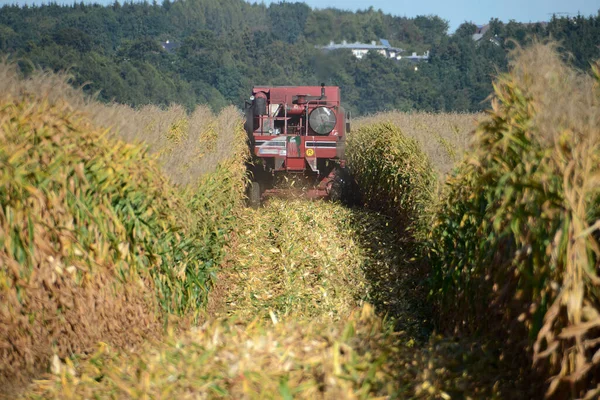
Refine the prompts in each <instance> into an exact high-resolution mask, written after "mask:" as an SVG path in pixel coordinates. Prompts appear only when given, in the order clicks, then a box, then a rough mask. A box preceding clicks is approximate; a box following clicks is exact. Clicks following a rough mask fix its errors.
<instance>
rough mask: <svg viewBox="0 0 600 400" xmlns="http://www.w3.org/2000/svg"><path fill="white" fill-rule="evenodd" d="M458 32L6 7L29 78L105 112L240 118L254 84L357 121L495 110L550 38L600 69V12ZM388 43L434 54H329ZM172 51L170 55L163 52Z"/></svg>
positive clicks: (196, 9)
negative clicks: (279, 88)
mask: <svg viewBox="0 0 600 400" xmlns="http://www.w3.org/2000/svg"><path fill="white" fill-rule="evenodd" d="M478 22H480V23H482V24H489V25H490V29H489V30H488V31H487V32H486V33H485V35H484V37H483V38H481V40H478V41H475V40H473V38H472V35H473V33H475V31H476V29H477V27H476V26H475V25H473V24H471V23H464V24H462V25H461V26H460V27H459V28H458V29H457V30H456V32H453V33H449V26H448V22H447V21H445V20H444V19H442V18H440V17H439V16H435V15H427V16H417V17H415V18H408V17H400V16H393V15H389V14H385V13H383V12H382V11H381V10H376V9H373V8H369V9H366V10H361V11H357V12H350V11H341V10H337V9H311V8H310V7H309V6H307V5H306V4H304V3H299V2H297V3H288V2H281V3H272V4H270V5H268V6H267V5H265V4H255V3H248V2H245V1H243V0H190V1H169V0H164V1H163V2H162V3H157V2H156V1H155V2H153V3H148V2H126V3H120V2H118V1H115V2H114V3H113V4H112V5H109V6H101V5H98V4H84V3H73V4H72V5H69V6H63V5H58V4H47V5H43V6H16V5H5V6H3V7H2V8H0V55H2V56H4V57H5V58H7V59H8V60H10V61H14V62H16V63H17V64H18V65H19V69H20V71H21V73H22V74H23V75H24V76H27V75H28V74H30V73H32V71H34V70H36V69H38V68H42V69H46V70H49V71H54V72H56V71H68V72H69V74H70V75H71V84H72V85H74V86H76V87H81V88H83V90H84V91H85V92H87V93H89V94H93V95H96V96H97V98H98V99H100V100H101V101H104V102H117V103H122V104H127V105H130V106H133V107H139V106H142V105H146V104H156V105H162V106H167V105H170V104H175V103H176V104H182V105H184V106H185V107H186V108H188V109H189V110H191V109H193V108H194V107H195V106H196V105H197V104H207V105H209V106H210V107H211V108H212V109H213V110H216V111H218V110H220V109H222V108H224V107H225V106H227V105H230V104H234V105H236V106H238V107H242V105H243V104H244V99H245V98H246V97H247V96H248V93H249V92H250V89H251V87H252V86H253V85H318V84H320V83H326V84H328V85H338V86H340V87H341V88H342V93H343V101H344V103H345V106H346V108H348V109H349V110H351V111H352V112H353V113H354V114H355V115H365V114H371V113H375V112H379V111H386V110H401V111H413V110H420V111H443V112H449V111H457V112H475V111H480V110H483V109H485V108H486V107H487V105H488V100H487V99H488V96H489V95H490V93H491V92H492V90H493V88H492V79H493V77H494V76H496V75H497V74H498V73H499V72H502V71H506V70H507V68H508V63H509V59H508V56H507V54H508V52H509V51H510V50H512V49H514V48H515V47H516V46H520V45H523V44H527V43H529V42H531V41H532V40H542V41H543V40H545V39H548V38H552V39H554V40H557V41H558V42H559V43H560V45H561V52H562V54H563V56H564V57H565V59H566V60H567V61H568V63H569V64H571V65H572V66H574V67H576V68H578V69H581V70H588V69H589V65H590V62H591V61H593V60H596V59H598V58H600V47H599V46H598V37H600V13H599V14H597V15H595V16H583V15H579V16H576V17H564V16H563V17H557V16H554V17H552V18H551V20H550V21H548V22H543V23H542V22H540V23H534V24H523V23H517V22H515V21H509V22H502V21H499V20H497V19H493V20H491V21H488V22H486V21H478ZM381 38H383V39H387V40H389V41H390V43H391V44H392V45H393V46H395V47H399V48H402V49H404V50H405V52H404V54H410V53H412V52H418V53H419V54H420V53H422V52H424V51H427V50H428V51H430V59H429V62H422V63H419V64H418V68H415V66H417V65H416V64H413V63H412V62H410V61H406V60H393V59H388V58H385V57H384V56H381V55H379V54H376V53H373V52H370V53H369V54H368V55H367V56H366V57H364V58H363V59H357V58H355V57H354V56H353V55H352V54H351V52H350V51H349V50H336V51H331V52H327V53H324V52H323V51H322V50H321V49H319V48H317V46H319V45H325V44H328V43H329V42H331V41H334V42H336V43H339V42H341V41H343V40H347V41H348V42H354V41H360V42H367V43H368V42H371V41H373V40H375V41H378V40H379V39H381ZM167 41H169V44H170V46H169V48H168V50H167V49H165V48H163V46H162V45H161V43H166V42H167Z"/></svg>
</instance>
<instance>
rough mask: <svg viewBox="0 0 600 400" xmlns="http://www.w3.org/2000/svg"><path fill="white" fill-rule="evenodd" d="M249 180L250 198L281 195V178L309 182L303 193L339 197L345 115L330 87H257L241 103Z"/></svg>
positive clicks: (346, 129)
mask: <svg viewBox="0 0 600 400" xmlns="http://www.w3.org/2000/svg"><path fill="white" fill-rule="evenodd" d="M245 111H246V123H245V127H246V132H247V133H248V137H249V145H250V150H251V154H252V155H253V156H254V157H253V158H254V159H253V162H252V165H251V167H250V168H251V173H252V177H253V181H252V183H251V185H250V188H249V195H248V197H249V202H250V204H251V205H252V206H255V207H256V206H258V204H260V200H261V198H262V197H264V196H271V195H276V194H280V193H281V192H282V190H283V189H282V188H281V187H278V182H280V181H281V178H282V177H283V178H284V179H285V180H287V181H289V180H290V178H293V179H298V178H299V177H302V178H303V181H304V182H309V187H308V189H306V190H305V192H306V193H305V195H307V196H308V197H311V198H318V197H330V198H336V197H338V193H336V188H335V186H336V185H335V181H336V177H338V178H337V179H340V178H339V176H341V175H342V174H343V171H342V170H343V169H344V167H345V165H344V152H345V136H346V133H347V132H349V130H350V115H349V114H346V113H345V111H344V108H343V107H342V105H341V103H340V89H339V88H338V87H335V86H325V85H321V86H320V87H319V86H280V87H265V86H259V87H255V88H254V89H253V90H252V95H251V96H250V101H247V102H246V110H245Z"/></svg>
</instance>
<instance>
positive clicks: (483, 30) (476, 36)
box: [473, 24, 490, 42]
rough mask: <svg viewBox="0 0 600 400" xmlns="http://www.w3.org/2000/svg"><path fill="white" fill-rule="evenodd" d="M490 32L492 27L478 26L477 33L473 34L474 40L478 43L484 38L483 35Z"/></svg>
mask: <svg viewBox="0 0 600 400" xmlns="http://www.w3.org/2000/svg"><path fill="white" fill-rule="evenodd" d="M489 30H490V25H489V24H488V25H477V29H475V33H473V40H474V41H476V42H478V41H480V40H481V39H482V38H483V35H485V34H486V33H487V31H489Z"/></svg>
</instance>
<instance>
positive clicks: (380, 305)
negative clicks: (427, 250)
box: [352, 208, 544, 399]
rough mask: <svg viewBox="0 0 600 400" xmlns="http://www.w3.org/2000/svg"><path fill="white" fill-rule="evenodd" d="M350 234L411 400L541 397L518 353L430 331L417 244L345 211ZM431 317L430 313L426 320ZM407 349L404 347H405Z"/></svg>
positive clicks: (382, 221) (381, 222) (381, 220)
mask: <svg viewBox="0 0 600 400" xmlns="http://www.w3.org/2000/svg"><path fill="white" fill-rule="evenodd" d="M352 227H353V229H354V230H355V232H356V235H355V238H356V240H357V241H358V243H359V245H360V246H361V248H362V249H363V251H364V252H365V253H366V254H367V255H368V257H367V258H366V260H367V261H366V262H365V264H364V265H363V270H364V273H365V275H366V277H367V279H368V281H369V285H370V291H369V298H368V299H367V300H368V301H369V302H370V303H372V304H373V305H374V306H375V308H376V310H377V312H378V314H380V315H382V316H384V317H385V318H386V319H387V320H388V321H389V322H390V323H392V324H393V326H394V329H395V331H396V332H397V333H398V335H399V336H400V337H401V339H400V340H399V341H401V342H402V345H401V346H404V347H406V346H407V345H408V347H409V349H405V350H403V351H400V357H399V359H398V360H397V364H398V365H397V371H398V377H397V378H398V379H399V381H400V382H405V384H406V385H407V386H409V387H411V386H412V387H411V388H410V389H409V390H408V391H407V392H408V393H411V397H412V396H416V397H417V398H453V399H454V398H467V399H468V398H472V399H478V398H492V399H538V398H540V399H541V398H543V393H544V391H543V389H542V388H541V385H540V384H533V382H534V380H533V377H532V375H531V368H530V366H529V365H527V364H526V363H524V358H523V357H522V355H510V354H505V353H504V351H503V346H502V343H499V342H498V341H497V340H495V339H494V338H478V337H462V338H456V337H447V336H442V335H438V334H436V333H435V326H434V323H433V321H435V320H436V319H437V318H438V317H439V316H436V315H434V309H433V307H432V306H431V302H430V301H429V299H428V285H427V278H428V267H427V264H426V262H425V260H424V259H423V257H422V256H421V255H420V254H419V248H418V243H415V241H414V240H413V239H412V238H411V237H409V236H407V235H403V234H401V233H400V232H401V229H399V227H397V226H394V223H393V220H392V219H390V218H388V217H386V216H385V215H382V214H379V213H376V212H373V211H368V210H365V209H363V208H356V209H353V213H352ZM434 317H435V318H434ZM406 350H408V351H406Z"/></svg>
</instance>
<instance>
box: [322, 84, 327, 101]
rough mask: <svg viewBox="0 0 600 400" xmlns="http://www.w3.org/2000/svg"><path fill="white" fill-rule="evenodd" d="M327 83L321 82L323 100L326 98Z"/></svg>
mask: <svg viewBox="0 0 600 400" xmlns="http://www.w3.org/2000/svg"><path fill="white" fill-rule="evenodd" d="M325 98H326V96H325V84H324V83H321V100H323V99H325Z"/></svg>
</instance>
